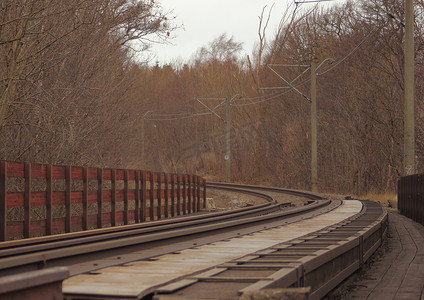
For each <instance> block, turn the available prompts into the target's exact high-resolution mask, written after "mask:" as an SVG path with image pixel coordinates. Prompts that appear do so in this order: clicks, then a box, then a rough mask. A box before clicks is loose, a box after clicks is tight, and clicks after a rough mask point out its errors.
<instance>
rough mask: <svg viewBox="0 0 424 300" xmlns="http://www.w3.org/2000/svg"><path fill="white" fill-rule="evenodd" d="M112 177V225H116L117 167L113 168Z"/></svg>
mask: <svg viewBox="0 0 424 300" xmlns="http://www.w3.org/2000/svg"><path fill="white" fill-rule="evenodd" d="M111 173H112V178H111V184H112V190H111V198H110V213H111V216H110V217H111V218H110V225H111V226H115V225H116V169H112V172H111Z"/></svg>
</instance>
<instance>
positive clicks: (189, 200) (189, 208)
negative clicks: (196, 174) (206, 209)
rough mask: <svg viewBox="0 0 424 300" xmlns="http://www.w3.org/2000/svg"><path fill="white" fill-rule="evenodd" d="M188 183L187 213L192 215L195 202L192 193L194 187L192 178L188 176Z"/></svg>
mask: <svg viewBox="0 0 424 300" xmlns="http://www.w3.org/2000/svg"><path fill="white" fill-rule="evenodd" d="M187 181H188V183H187V191H188V201H187V202H188V203H187V208H188V209H187V213H191V212H192V211H193V202H192V197H191V196H192V195H191V194H192V192H193V185H192V176H191V175H188V180H187Z"/></svg>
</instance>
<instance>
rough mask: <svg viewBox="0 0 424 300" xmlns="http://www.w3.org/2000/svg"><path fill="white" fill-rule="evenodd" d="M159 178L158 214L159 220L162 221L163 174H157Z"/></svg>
mask: <svg viewBox="0 0 424 300" xmlns="http://www.w3.org/2000/svg"><path fill="white" fill-rule="evenodd" d="M157 177H158V189H157V195H158V197H157V198H158V200H157V203H158V207H157V214H158V220H160V219H162V173H157Z"/></svg>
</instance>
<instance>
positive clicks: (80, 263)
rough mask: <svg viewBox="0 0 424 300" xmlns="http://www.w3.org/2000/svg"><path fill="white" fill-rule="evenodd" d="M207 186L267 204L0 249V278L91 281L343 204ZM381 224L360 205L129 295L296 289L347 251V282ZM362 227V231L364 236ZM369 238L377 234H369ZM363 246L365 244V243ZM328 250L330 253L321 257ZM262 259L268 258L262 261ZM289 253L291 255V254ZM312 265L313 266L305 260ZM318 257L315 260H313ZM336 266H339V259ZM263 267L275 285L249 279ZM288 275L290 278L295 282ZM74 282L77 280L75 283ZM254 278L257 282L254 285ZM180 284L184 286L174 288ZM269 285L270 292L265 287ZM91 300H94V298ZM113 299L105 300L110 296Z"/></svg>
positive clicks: (371, 208)
mask: <svg viewBox="0 0 424 300" xmlns="http://www.w3.org/2000/svg"><path fill="white" fill-rule="evenodd" d="M208 187H209V188H213V189H221V190H231V191H236V192H240V193H248V194H250V195H253V196H255V197H261V198H263V199H265V200H266V201H267V203H265V204H262V205H257V206H250V207H245V208H241V209H237V210H232V211H225V212H215V213H208V214H198V215H193V216H188V217H178V218H173V219H167V220H160V221H152V222H146V223H140V224H134V225H127V226H121V227H114V228H105V229H96V230H90V231H84V232H78V233H71V234H63V235H57V236H48V237H40V238H33V239H25V240H18V241H9V242H4V243H0V275H1V276H5V275H11V274H19V273H22V272H24V271H30V270H38V269H47V268H50V267H57V266H67V267H68V268H69V270H70V274H71V275H72V276H74V275H78V274H83V275H80V276H85V275H84V274H91V276H92V275H93V274H97V273H96V272H98V271H96V270H99V269H104V268H108V267H109V268H110V267H112V268H113V266H117V265H118V266H125V265H126V264H131V263H132V262H134V261H149V260H151V258H152V257H156V256H158V255H159V256H160V255H166V254H167V253H179V251H183V249H186V248H193V247H199V246H200V245H210V244H213V243H216V242H219V241H222V240H224V241H225V240H228V239H231V238H233V237H237V236H238V237H240V236H246V235H252V234H254V233H255V232H261V231H263V230H264V229H268V228H279V227H281V226H282V225H285V224H294V223H295V222H298V221H299V220H306V219H311V218H314V217H316V216H319V215H322V214H324V213H328V212H331V211H333V210H336V209H337V208H338V207H340V206H341V204H342V203H341V202H340V201H330V200H324V199H322V198H321V197H319V196H316V195H311V194H305V193H301V192H297V191H290V190H282V189H272V188H259V187H253V186H241V185H226V184H219V183H211V184H209V185H208ZM275 193H285V194H290V195H295V196H299V197H304V198H306V199H308V200H307V201H306V202H307V205H304V206H302V207H293V206H291V204H290V203H289V202H281V201H280V202H279V201H276V200H275V199H274V197H273V196H271V195H272V194H275ZM377 211H378V212H377ZM371 212H373V213H371ZM386 219H387V217H386V215H385V214H384V211H383V210H382V209H381V207H380V208H378V207H375V205H374V204H373V203H364V209H363V210H362V212H361V213H356V214H354V215H353V216H351V217H350V218H349V219H348V220H345V221H343V222H342V223H340V224H337V225H333V227H329V228H326V229H322V230H321V231H319V232H314V233H310V234H309V235H306V236H304V237H302V238H301V239H298V240H294V241H290V242H285V243H282V244H280V245H278V246H274V248H272V247H271V248H269V249H261V251H265V252H257V253H256V252H255V251H254V252H255V254H252V255H251V256H249V259H248V260H246V259H243V260H242V261H240V260H229V261H228V262H225V263H223V264H220V265H219V266H217V267H216V268H215V267H214V268H213V270H219V272H217V271H213V272H212V273H211V271H210V270H209V271H208V272H209V273H204V274H203V275H202V274H200V275H199V274H197V275H193V274H191V275H190V274H188V275H187V276H188V277H186V276H178V277H176V278H174V279H172V280H170V281H171V282H172V284H173V285H171V288H170V286H169V285H167V284H168V282H167V283H166V284H161V285H154V288H153V287H151V288H147V289H145V290H144V291H142V292H141V293H136V295H135V296H134V297H133V298H142V297H151V296H152V295H153V294H156V296H155V297H156V298H158V297H159V298H158V299H162V298H163V299H167V298H170V297H171V298H172V297H176V295H175V293H174V292H177V291H178V293H184V294H183V295H182V296H181V295H180V296H179V297H180V298H181V299H187V298H190V297H191V298H193V299H197V298H196V297H198V296H199V294H196V293H197V292H194V293H193V294H191V295H190V294H187V293H191V292H189V291H190V290H194V289H195V287H196V286H199V285H200V290H204V288H203V286H204V285H205V284H206V283H209V282H210V283H212V288H216V283H217V282H218V283H223V282H224V281H225V280H227V281H229V282H230V283H231V284H230V285H232V286H237V288H236V290H234V289H231V288H228V289H227V288H225V290H226V291H228V293H229V294H228V295H225V297H224V298H221V299H227V298H226V297H227V296H228V297H229V298H228V299H230V298H234V297H238V295H239V293H240V292H241V291H246V292H248V291H250V290H252V289H256V288H259V287H260V288H269V287H275V286H276V285H278V286H280V287H281V286H283V285H285V286H287V287H289V286H301V285H305V284H309V283H310V281H309V278H311V275H310V274H312V273H311V272H312V271H314V270H317V269H320V268H321V269H322V268H324V269H325V268H326V267H324V266H326V265H327V264H331V261H332V260H333V259H335V258H339V257H340V255H345V254H343V253H342V252H343V251H344V250H346V249H348V248H349V249H348V250H349V251H350V252H349V251H348V252H349V254H346V255H348V256H349V257H354V258H355V261H352V264H350V265H349V266H348V270H349V271H343V274H344V275H346V274H348V273H350V272H353V270H354V269H355V267H359V265H360V264H361V263H362V262H363V261H364V260H366V258H367V257H368V256H369V255H370V253H372V252H373V250H375V249H376V247H378V245H379V243H380V242H381V239H382V237H383V234H384V231H385V225H384V224H385V221H386ZM370 224H371V225H370ZM370 226H371V227H370ZM283 227H284V226H283ZM377 227H378V228H377ZM364 228H366V229H367V230H366V231H364V230H365V229H364ZM370 228H372V229H370ZM376 228H377V229H376ZM373 230H374V231H373ZM371 231H373V232H371ZM376 231H378V233H379V234H377V235H376V234H375V232H376ZM364 234H365V235H366V236H364ZM370 239H371V241H372V242H369V241H370ZM193 240H196V242H193ZM330 242H331V243H330ZM371 244H372V245H371ZM311 245H312V246H311ZM370 245H371V246H370ZM369 246H370V247H369ZM340 249H342V250H340ZM328 251H330V252H331V254H328ZM335 251H336V252H335ZM134 253H136V254H134ZM265 253H268V254H267V255H265ZM296 253H297V255H295V254H296ZM265 257H266V258H265ZM270 257H272V259H270ZM288 257H290V258H291V259H289V258H288ZM322 257H324V258H322ZM311 258H314V259H313V260H311ZM317 258H319V259H318V261H317V260H316V259H317ZM263 260H266V262H265V263H264V262H263ZM343 261H345V259H344V258H343ZM346 261H347V260H346ZM349 261H351V260H349ZM311 266H313V267H314V269H313V270H312V271H310V269H311V268H312V267H311ZM264 268H269V270H270V271H269V272H271V273H272V274H274V273H278V274H279V276H277V277H278V280H277V281H276V280H270V279H269V278H268V279H265V277H266V276H260V278H259V277H258V276H256V277H255V276H253V275H252V276H251V275H248V273H249V272H250V273H252V272H253V274H257V273H258V272H260V273H261V274H263V272H262V271H263V270H264ZM281 270H285V271H287V272H286V273H287V274H286V275H284V276H285V277H284V276H280V275H282V273H281V272H282V271H281ZM343 270H345V269H343ZM62 271H63V270H62ZM239 271H241V272H242V273H243V274H245V275H246V276H247V277H251V279H248V280H246V278H244V277H245V276H242V277H243V278H241V281H242V282H245V283H246V284H247V285H246V286H244V287H243V288H242V289H240V285H238V284H234V283H235V282H236V283H238V282H237V280H236V278H232V279H228V278H229V277H232V275H230V276H227V274H228V272H230V273H231V272H239ZM274 271H276V272H274ZM320 272H321V271H320ZM194 273H196V272H194ZM271 273H270V274H271ZM283 273H284V272H283ZM330 273H331V272H330ZM284 274H285V273H284ZM293 274H297V275H296V276H294V275H293ZM206 275H207V276H206ZM344 275H340V274H337V275H336V277H335V279H329V280H330V281H331V282H332V284H331V285H329V284H327V283H325V284H324V285H325V288H323V287H318V288H317V290H318V291H314V293H313V295H318V296H322V295H323V293H324V292H328V291H329V290H328V289H329V288H330V289H331V288H332V287H334V286H335V285H334V284H336V283H338V282H340V280H341V278H342V277H344ZM272 276H274V275H272ZM314 276H316V275H314ZM274 277H275V276H274ZM274 277H272V278H274ZM283 277H284V278H283ZM295 277H296V280H295V281H293V280H292V279H293V278H295ZM73 278H78V276H76V277H73ZM187 278H188V279H187ZM254 278H256V279H258V280H256V281H255V280H254ZM287 278H289V279H287ZM71 279H72V278H71ZM187 280H188V281H187ZM327 281H328V280H327V279H326V282H327ZM178 282H179V283H178ZM181 282H183V283H184V284H181ZM271 282H273V283H274V285H273V284H270V283H271ZM282 282H284V284H282ZM188 283H189V284H188ZM313 284H314V286H315V285H316V284H315V283H313ZM66 286H67V284H66V282H65V289H64V292H65V296H66V297H67V298H69V299H79V298H81V297H82V298H86V297H90V295H87V294H83V295H81V294H78V293H74V292H73V291H67V290H66ZM71 290H72V289H71ZM0 293H1V284H0ZM91 296H93V297H96V298H98V297H99V295H91ZM115 296H116V295H115ZM115 296H113V295H112V297H115ZM100 297H106V298H107V297H108V296H107V295H101V296H100ZM130 298H131V297H130Z"/></svg>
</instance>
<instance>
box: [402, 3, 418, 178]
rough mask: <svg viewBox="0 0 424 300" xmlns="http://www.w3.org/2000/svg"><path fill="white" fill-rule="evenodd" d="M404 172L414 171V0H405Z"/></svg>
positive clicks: (407, 173)
mask: <svg viewBox="0 0 424 300" xmlns="http://www.w3.org/2000/svg"><path fill="white" fill-rule="evenodd" d="M405 16H406V20H405V95H404V97H405V100H404V101H405V102H404V103H405V108H404V114H405V115H404V137H403V138H404V174H405V175H410V174H414V173H415V114H414V105H415V104H414V102H415V100H414V98H415V95H414V94H415V76H414V0H405Z"/></svg>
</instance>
